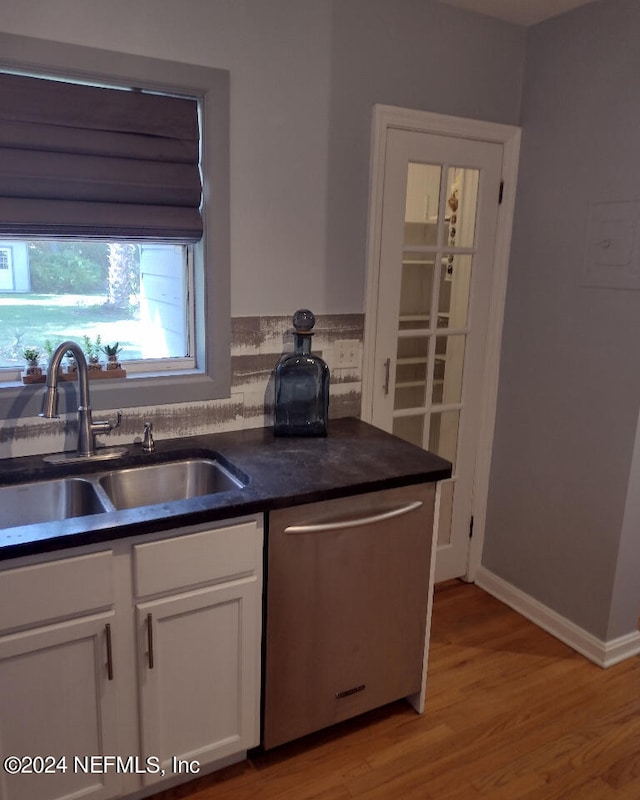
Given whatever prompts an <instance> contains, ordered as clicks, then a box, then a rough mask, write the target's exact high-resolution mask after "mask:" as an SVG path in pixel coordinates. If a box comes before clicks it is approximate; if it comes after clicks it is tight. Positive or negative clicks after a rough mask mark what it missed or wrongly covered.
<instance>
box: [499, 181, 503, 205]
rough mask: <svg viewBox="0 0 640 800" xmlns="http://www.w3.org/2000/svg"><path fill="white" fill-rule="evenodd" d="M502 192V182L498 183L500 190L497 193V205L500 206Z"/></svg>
mask: <svg viewBox="0 0 640 800" xmlns="http://www.w3.org/2000/svg"><path fill="white" fill-rule="evenodd" d="M503 192H504V181H500V189H499V191H498V205H502V194H503Z"/></svg>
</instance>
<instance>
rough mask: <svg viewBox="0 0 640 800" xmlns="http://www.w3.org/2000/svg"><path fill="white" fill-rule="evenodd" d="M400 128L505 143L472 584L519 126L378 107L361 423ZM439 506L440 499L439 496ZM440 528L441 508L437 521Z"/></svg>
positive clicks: (368, 411)
mask: <svg viewBox="0 0 640 800" xmlns="http://www.w3.org/2000/svg"><path fill="white" fill-rule="evenodd" d="M392 128H399V129H402V130H410V131H416V132H422V133H430V134H438V135H441V136H451V137H456V138H466V139H475V140H479V141H485V142H496V143H500V144H502V145H503V154H504V155H503V163H502V180H503V184H504V188H503V192H502V202H501V204H500V206H499V208H498V220H497V229H496V244H495V253H494V264H493V272H492V278H491V282H492V286H491V301H490V308H489V325H488V329H487V339H486V355H485V364H484V383H483V386H482V400H481V409H480V431H479V440H478V448H477V453H476V464H475V478H474V485H473V498H472V515H473V521H474V524H473V538H472V539H471V542H470V546H469V560H468V566H467V573H466V575H465V579H466V580H469V581H473V580H474V578H475V573H476V570H477V568H478V567H479V565H480V559H481V555H482V545H483V541H484V530H485V521H486V508H487V495H488V489H489V472H490V467H491V453H492V447H493V435H494V429H495V415H496V405H497V393H498V377H499V370H500V345H501V339H502V325H503V320H504V304H505V297H506V289H507V274H508V268H509V252H510V247H511V230H512V225H513V213H514V207H515V197H516V183H517V176H518V159H519V154H520V128H518V127H516V126H512V125H502V124H498V123H493V122H484V121H482V120H474V119H467V118H464V117H453V116H448V115H442V114H434V113H432V112H428V111H416V110H413V109H406V108H399V107H396V106H387V105H376V106H375V107H374V112H373V124H372V137H371V162H370V176H371V177H370V188H369V220H368V233H367V273H366V308H365V328H364V350H363V380H362V407H361V416H362V419H363V420H365V421H367V422H370V421H371V419H372V413H373V389H374V384H373V381H374V358H375V338H376V337H375V331H376V328H377V322H378V320H377V314H378V310H377V309H378V288H379V277H380V250H381V235H382V208H383V202H382V201H383V192H384V165H385V152H386V144H387V135H388V132H389V130H390V129H392ZM436 504H437V498H436ZM435 524H436V525H437V508H436V523H435Z"/></svg>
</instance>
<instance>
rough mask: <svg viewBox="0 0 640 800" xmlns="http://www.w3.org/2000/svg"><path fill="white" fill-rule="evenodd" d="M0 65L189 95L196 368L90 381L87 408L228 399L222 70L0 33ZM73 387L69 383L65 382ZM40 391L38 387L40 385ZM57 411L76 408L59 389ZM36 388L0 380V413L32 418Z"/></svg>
mask: <svg viewBox="0 0 640 800" xmlns="http://www.w3.org/2000/svg"><path fill="white" fill-rule="evenodd" d="M0 53H1V54H2V55H1V56H0V69H2V68H4V69H18V70H27V71H33V72H38V73H41V74H43V75H51V76H62V77H66V78H71V79H77V80H79V81H95V82H97V83H104V84H109V83H110V84H121V85H129V86H135V87H140V88H143V89H149V90H152V91H159V92H172V93H176V94H183V95H186V96H190V97H196V98H197V99H198V101H199V105H200V115H201V169H202V185H203V209H202V215H203V229H204V233H203V236H202V239H201V240H200V241H199V242H197V243H196V244H195V245H192V247H193V260H194V264H193V284H194V292H195V300H196V302H195V319H194V328H195V330H194V341H193V350H194V355H195V358H196V364H197V365H198V367H197V369H194V370H186V371H175V372H164V371H163V372H156V373H138V374H137V375H134V376H131V377H127V379H126V380H125V381H95V382H92V384H91V405H92V407H93V408H94V409H104V408H107V409H114V408H132V407H140V406H159V405H165V404H172V403H183V402H199V401H204V400H214V399H218V398H223V397H228V396H229V392H230V383H231V366H230V362H231V357H230V328H231V323H230V244H229V242H230V233H229V222H230V210H229V72H228V71H227V70H223V69H218V68H213V67H203V66H199V65H194V64H186V63H182V62H173V61H165V60H163V59H156V58H148V57H146V56H137V55H130V54H126V53H118V52H115V51H111V50H103V49H97V48H92V47H84V46H82V45H70V44H62V43H59V42H51V41H46V40H43V39H34V38H31V37H26V36H16V35H14V34H4V33H0ZM69 386H70V387H73V384H69ZM40 388H41V387H40ZM61 395H64V399H63V398H61V403H60V411H61V413H66V412H71V411H75V409H76V408H77V398H76V393H75V389H74V391H64V392H61ZM40 400H41V391H40V390H39V388H38V385H37V384H35V385H30V386H23V385H22V384H15V383H12V384H8V383H6V384H4V385H2V383H0V418H2V419H14V418H17V417H22V416H34V415H36V414H37V413H38V412H39V410H40Z"/></svg>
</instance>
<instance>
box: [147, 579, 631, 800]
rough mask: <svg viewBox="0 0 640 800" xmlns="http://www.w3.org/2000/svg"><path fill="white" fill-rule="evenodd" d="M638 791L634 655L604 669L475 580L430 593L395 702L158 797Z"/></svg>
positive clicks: (320, 798) (534, 797) (411, 799)
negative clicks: (412, 664)
mask: <svg viewBox="0 0 640 800" xmlns="http://www.w3.org/2000/svg"><path fill="white" fill-rule="evenodd" d="M354 798H357V799H358V800H432V798H433V800H435V799H436V798H437V800H477V799H478V798H486V800H507V798H509V800H511V798H518V799H519V800H610V799H612V800H621V798H625V800H626V799H628V800H640V658H639V657H635V658H632V659H629V660H627V661H625V662H623V663H622V664H618V665H617V666H614V667H610V668H609V669H607V670H603V669H601V668H600V667H597V666H595V665H594V664H591V663H590V662H589V661H587V660H586V659H585V658H583V657H582V656H580V655H578V654H576V653H574V652H573V651H572V650H571V649H570V648H568V647H566V646H565V645H563V644H562V643H560V642H559V641H558V640H556V639H554V638H553V637H552V636H550V635H549V634H547V633H545V632H544V631H542V630H541V629H539V628H537V627H536V626H535V625H533V624H532V623H530V622H528V621H527V620H526V619H524V618H523V617H521V616H520V615H518V614H516V613H515V612H514V611H511V610H510V609H509V608H507V607H506V606H505V605H503V604H502V603H500V602H499V601H497V600H495V599H494V598H492V597H491V596H489V595H488V594H486V593H485V592H483V591H482V590H481V589H479V588H477V587H476V586H473V585H466V584H463V583H460V582H457V581H451V582H448V583H445V584H441V585H440V586H438V587H437V588H436V594H435V602H434V614H433V627H432V637H431V653H430V666H429V678H428V694H427V708H426V712H425V714H424V715H423V716H419V715H417V714H416V713H415V712H414V711H413V710H412V709H411V708H410V707H409V706H408V705H406V704H405V703H404V702H400V703H394V704H392V705H390V706H387V707H385V708H383V709H380V710H378V711H375V712H372V713H370V714H367V715H365V716H364V717H360V718H359V719H357V720H351V721H349V722H347V723H343V724H341V725H339V726H336V727H334V728H332V729H330V730H328V731H324V732H320V733H317V734H313V735H311V736H308V737H306V738H305V739H303V740H301V741H299V742H295V743H293V744H290V745H284V746H282V747H280V748H277V749H275V750H273V751H271V752H269V753H261V754H258V755H256V756H254V757H253V758H252V759H250V760H249V761H246V762H243V763H242V764H238V765H236V766H233V767H229V768H228V769H225V770H221V771H220V772H218V773H215V774H214V775H211V776H209V777H203V778H199V779H196V780H195V781H192V782H191V783H189V784H188V785H186V786H183V787H179V788H177V789H173V790H169V791H166V792H163V793H161V794H158V795H156V796H154V799H153V800H353V799H354Z"/></svg>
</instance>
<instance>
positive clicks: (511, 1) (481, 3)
mask: <svg viewBox="0 0 640 800" xmlns="http://www.w3.org/2000/svg"><path fill="white" fill-rule="evenodd" d="M440 2H441V3H446V4H447V5H449V6H457V7H458V8H464V9H466V10H467V11H475V12H477V13H478V14H486V15H487V16H489V17H498V19H503V20H506V21H507V22H513V23H514V24H516V25H536V24H537V23H538V22H542V20H544V19H549V17H557V16H558V15H559V14H564V12H565V11H571V10H572V9H574V8H578V6H584V5H586V4H587V3H592V2H593V0H440Z"/></svg>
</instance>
